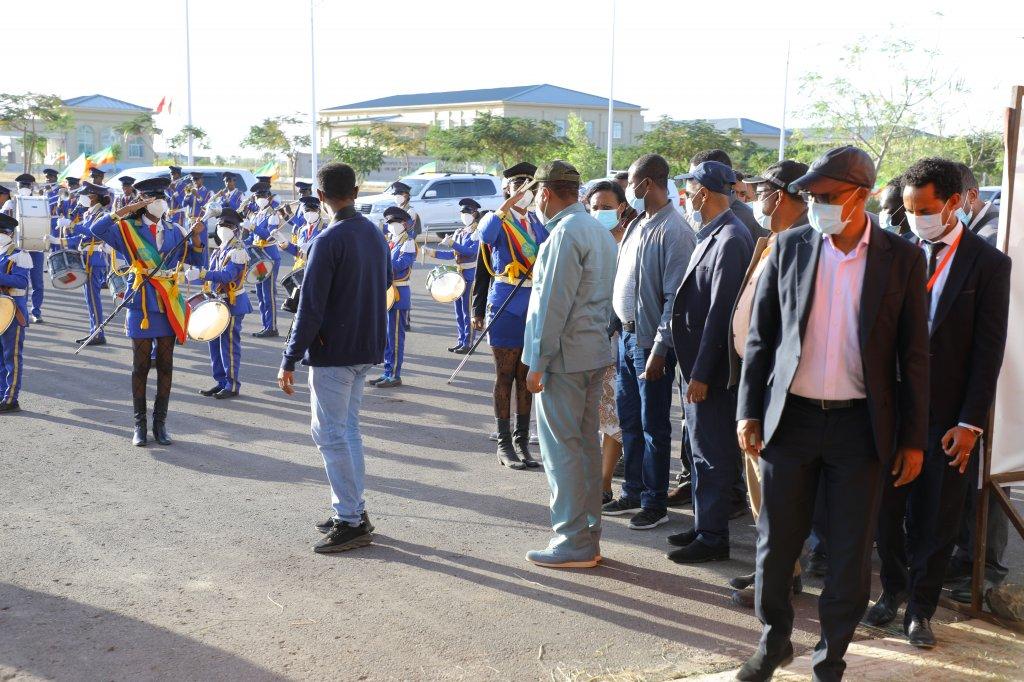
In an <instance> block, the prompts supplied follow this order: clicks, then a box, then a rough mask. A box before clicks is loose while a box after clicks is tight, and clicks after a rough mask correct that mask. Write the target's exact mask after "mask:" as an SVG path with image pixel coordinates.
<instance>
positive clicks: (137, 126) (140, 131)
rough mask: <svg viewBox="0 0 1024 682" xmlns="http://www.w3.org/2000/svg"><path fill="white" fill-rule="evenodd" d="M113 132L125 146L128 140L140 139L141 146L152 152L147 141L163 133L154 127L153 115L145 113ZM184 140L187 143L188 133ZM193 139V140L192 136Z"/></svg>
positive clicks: (122, 124)
mask: <svg viewBox="0 0 1024 682" xmlns="http://www.w3.org/2000/svg"><path fill="white" fill-rule="evenodd" d="M197 130H198V129H197ZM114 132H115V133H118V134H120V135H121V139H122V140H123V141H124V144H125V145H127V144H128V138H130V137H141V138H142V144H144V145H145V146H147V147H149V150H150V151H153V145H151V144H150V143H149V142H148V139H151V138H153V137H154V136H156V135H160V134H162V133H163V132H164V131H163V130H161V129H160V128H157V127H156V121H154V120H153V114H152V113H151V112H148V111H147V112H145V113H142V114H139V115H138V116H136V117H135V118H132V119H129V120H127V121H125V122H124V123H119V124H118V125H116V126H114ZM200 132H201V131H200ZM203 137H206V133H203ZM185 138H186V140H185V141H187V138H188V132H185ZM193 139H195V135H194V134H193Z"/></svg>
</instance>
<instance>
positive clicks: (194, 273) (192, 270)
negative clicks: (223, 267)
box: [185, 265, 202, 282]
mask: <svg viewBox="0 0 1024 682" xmlns="http://www.w3.org/2000/svg"><path fill="white" fill-rule="evenodd" d="M201 274H202V270H200V269H199V268H197V267H195V266H193V265H190V266H188V267H187V268H185V279H186V280H187V281H189V282H195V281H197V280H198V279H199V276H200V275H201Z"/></svg>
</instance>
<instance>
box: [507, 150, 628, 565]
mask: <svg viewBox="0 0 1024 682" xmlns="http://www.w3.org/2000/svg"><path fill="white" fill-rule="evenodd" d="M534 182H535V184H536V191H535V202H534V204H535V206H536V209H537V217H538V218H540V220H541V221H542V222H543V223H544V227H545V230H546V231H547V232H548V238H547V240H546V241H544V243H542V244H541V246H540V251H539V253H538V255H537V262H536V265H535V266H534V271H533V292H532V294H531V296H530V303H529V307H528V308H527V312H526V333H525V336H524V339H523V364H525V365H527V366H528V367H529V368H530V372H529V374H528V375H527V378H526V385H527V388H528V389H529V390H530V392H531V393H535V394H537V396H538V408H537V430H538V434H539V436H540V449H541V456H542V458H543V462H544V469H545V473H546V474H547V477H548V485H549V486H550V487H551V527H552V529H553V530H554V531H555V538H554V539H553V540H552V541H551V543H550V544H549V545H548V547H547V548H546V549H542V550H534V551H531V552H528V553H527V555H526V558H527V559H528V560H529V561H532V562H533V563H535V564H537V565H540V566H547V567H550V568H590V567H593V566H596V565H597V562H598V561H600V560H601V546H600V542H601V444H600V441H599V440H598V435H597V432H598V426H599V418H598V405H599V404H600V402H601V391H602V381H603V377H604V374H605V370H606V369H607V368H608V367H609V366H610V365H612V364H613V363H614V362H615V356H614V354H613V353H612V346H611V344H610V342H609V340H608V332H607V321H608V319H609V317H610V315H611V300H612V284H613V283H614V281H615V256H616V251H617V249H616V245H615V240H614V239H613V238H612V236H611V234H610V233H609V232H608V228H606V227H604V226H603V225H602V224H601V223H600V222H598V221H597V219H595V218H593V217H591V216H590V214H588V213H587V211H586V209H585V208H584V207H583V204H581V203H580V202H579V188H580V174H579V173H578V172H577V171H576V169H575V168H573V167H572V166H571V165H570V164H568V163H566V162H565V161H558V160H556V161H552V162H550V163H547V164H544V165H543V166H541V167H540V168H539V169H537V172H536V174H535V175H534Z"/></svg>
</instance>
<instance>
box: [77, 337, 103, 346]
mask: <svg viewBox="0 0 1024 682" xmlns="http://www.w3.org/2000/svg"><path fill="white" fill-rule="evenodd" d="M88 338H89V337H88V336H83V337H82V338H80V339H75V343H77V344H78V345H79V346H81V345H82V344H83V343H85V340H86V339H88ZM87 345H89V346H105V345H107V338H106V337H105V336H97V337H95V338H94V339H93V340H92V341H90V342H89V343H88V344H87Z"/></svg>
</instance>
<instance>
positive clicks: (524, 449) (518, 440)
mask: <svg viewBox="0 0 1024 682" xmlns="http://www.w3.org/2000/svg"><path fill="white" fill-rule="evenodd" d="M512 439H513V441H514V442H515V445H516V452H517V453H518V454H519V459H521V460H523V464H525V465H526V466H528V467H530V468H531V469H535V468H537V467H539V466H540V462H538V461H537V460H535V459H534V458H533V455H531V454H530V415H528V414H527V415H521V414H517V415H516V431H515V433H514V434H513V436H512Z"/></svg>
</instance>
